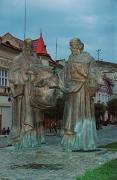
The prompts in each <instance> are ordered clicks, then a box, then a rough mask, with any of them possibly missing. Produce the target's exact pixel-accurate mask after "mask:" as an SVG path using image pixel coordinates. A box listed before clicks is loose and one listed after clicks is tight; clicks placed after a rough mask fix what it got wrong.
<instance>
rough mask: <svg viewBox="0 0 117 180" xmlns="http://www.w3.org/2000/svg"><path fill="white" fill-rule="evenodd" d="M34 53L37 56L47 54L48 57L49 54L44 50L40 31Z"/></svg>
mask: <svg viewBox="0 0 117 180" xmlns="http://www.w3.org/2000/svg"><path fill="white" fill-rule="evenodd" d="M36 53H37V55H38V56H47V57H50V55H49V54H48V52H47V50H46V46H45V44H44V40H43V36H42V32H41V33H40V38H39V39H38V43H37V48H36Z"/></svg>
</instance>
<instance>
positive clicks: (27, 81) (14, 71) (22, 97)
mask: <svg viewBox="0 0 117 180" xmlns="http://www.w3.org/2000/svg"><path fill="white" fill-rule="evenodd" d="M39 66H40V64H39V61H37V59H36V57H35V56H28V55H27V54H25V53H21V54H20V55H19V56H17V57H15V58H14V61H13V63H12V65H11V67H10V70H9V83H10V88H11V92H12V96H13V100H12V109H13V113H12V114H13V121H12V130H11V139H12V144H14V145H15V147H16V148H18V149H19V148H23V147H36V146H39V145H40V139H39V138H38V137H37V134H38V133H37V130H36V128H34V116H33V113H34V112H33V111H32V108H31V105H30V97H31V82H32V81H33V78H34V77H33V76H34V75H33V73H37V72H38V70H39ZM31 71H32V72H31ZM31 73H32V74H31ZM32 77H33V78H32ZM42 120H43V114H42V112H41V111H40V112H38V119H37V118H36V121H42ZM36 123H38V122H36Z"/></svg>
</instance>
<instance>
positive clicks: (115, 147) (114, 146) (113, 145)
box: [100, 142, 117, 150]
mask: <svg viewBox="0 0 117 180" xmlns="http://www.w3.org/2000/svg"><path fill="white" fill-rule="evenodd" d="M100 147H101V148H107V149H108V150H117V142H113V143H110V144H107V145H104V146H100Z"/></svg>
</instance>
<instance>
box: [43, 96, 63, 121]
mask: <svg viewBox="0 0 117 180" xmlns="http://www.w3.org/2000/svg"><path fill="white" fill-rule="evenodd" d="M64 104H65V97H62V98H59V99H58V100H57V105H56V107H54V108H52V109H49V110H48V111H46V114H47V115H48V116H49V117H50V118H52V119H56V118H59V119H62V117H63V112H64Z"/></svg>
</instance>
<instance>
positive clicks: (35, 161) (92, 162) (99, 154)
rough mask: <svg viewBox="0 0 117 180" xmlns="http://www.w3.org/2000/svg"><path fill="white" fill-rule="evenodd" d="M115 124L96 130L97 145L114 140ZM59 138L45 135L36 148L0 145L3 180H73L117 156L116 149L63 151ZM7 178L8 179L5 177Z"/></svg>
mask: <svg viewBox="0 0 117 180" xmlns="http://www.w3.org/2000/svg"><path fill="white" fill-rule="evenodd" d="M116 132H117V126H106V127H103V129H101V130H98V142H97V144H98V146H99V145H103V144H108V143H111V142H114V141H117V133H116ZM60 140H61V137H60V136H59V135H58V136H54V135H52V134H48V133H47V135H46V144H43V145H42V146H41V147H40V148H38V149H33V150H32V149H28V150H20V151H15V150H14V149H13V147H12V146H11V147H4V148H0V177H1V179H4V180H5V179H6V180H8V179H9V180H10V179H12V180H32V179H34V180H73V179H74V180H75V179H76V177H77V176H78V175H82V174H84V173H85V172H86V170H89V169H93V168H96V167H98V166H100V165H102V164H104V163H105V162H106V161H109V160H111V159H114V158H117V152H116V151H107V150H106V149H101V150H97V151H94V152H65V151H63V149H62V148H61V145H60ZM7 178H8V179H7Z"/></svg>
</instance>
